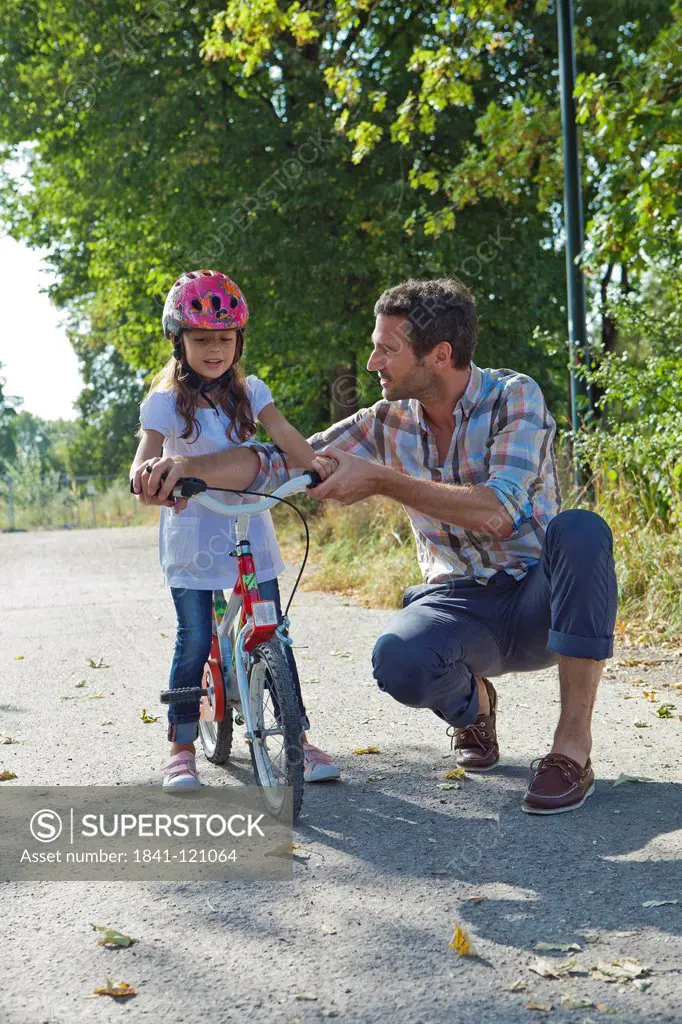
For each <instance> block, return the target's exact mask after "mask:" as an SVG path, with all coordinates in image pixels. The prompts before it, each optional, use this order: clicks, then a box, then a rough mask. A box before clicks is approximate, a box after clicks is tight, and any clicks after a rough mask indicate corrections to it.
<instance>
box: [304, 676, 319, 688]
mask: <svg viewBox="0 0 682 1024" xmlns="http://www.w3.org/2000/svg"><path fill="white" fill-rule="evenodd" d="M319 681H320V680H319V679H318V678H317V677H316V676H313V677H312V679H304V680H303V685H304V686H313V684H314V683H319Z"/></svg>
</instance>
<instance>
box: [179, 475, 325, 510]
mask: <svg viewBox="0 0 682 1024" xmlns="http://www.w3.org/2000/svg"><path fill="white" fill-rule="evenodd" d="M321 482H322V478H321V477H320V474H319V473H317V472H316V471H315V470H312V469H311V470H308V471H307V472H306V473H303V474H302V475H301V476H296V477H293V478H292V479H291V480H287V481H286V482H285V483H283V484H282V486H281V487H278V488H277V490H276V491H273V492H272V494H268V495H264V496H263V497H262V498H261V499H260V501H254V502H249V503H248V504H245V505H225V504H224V503H223V502H222V501H218V499H217V498H212V497H211V496H210V495H209V494H206V493H205V492H206V491H207V490H208V491H210V490H211V489H212V488H210V487H208V486H207V485H206V483H205V481H204V480H199V479H198V478H197V477H184V478H183V480H181V481H180V483H179V484H177V485H176V486H175V487H174V488H173V497H174V498H180V497H183V498H192V499H193V500H194V501H197V502H198V503H199V504H200V505H203V506H204V507H205V508H210V509H211V511H212V512H217V513H218V514H219V515H222V516H244V515H246V516H257V515H260V514H261V513H262V512H267V511H268V509H271V508H272V507H273V505H276V504H277V500H278V498H287V497H289V495H291V494H299V493H300V492H301V491H305V490H307V488H308V487H316V486H317V484H319V483H321ZM214 489H216V490H217V488H214ZM237 493H239V492H237ZM245 493H246V495H247V496H248V491H247V492H245Z"/></svg>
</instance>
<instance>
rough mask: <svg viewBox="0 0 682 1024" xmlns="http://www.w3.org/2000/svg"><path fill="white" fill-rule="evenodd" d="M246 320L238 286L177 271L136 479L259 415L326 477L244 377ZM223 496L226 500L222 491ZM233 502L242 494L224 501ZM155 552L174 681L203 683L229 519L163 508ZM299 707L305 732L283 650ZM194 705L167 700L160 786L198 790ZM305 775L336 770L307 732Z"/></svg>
mask: <svg viewBox="0 0 682 1024" xmlns="http://www.w3.org/2000/svg"><path fill="white" fill-rule="evenodd" d="M248 318H249V311H248V306H247V304H246V299H245V298H244V296H243V294H242V292H241V291H240V289H239V288H238V287H237V285H236V284H235V283H234V281H232V280H230V278H229V277H227V276H226V275H225V274H223V273H221V272H220V271H217V270H196V271H193V272H191V273H188V274H184V275H183V276H182V277H180V278H179V279H178V280H177V281H176V282H175V284H174V285H173V287H172V288H171V290H170V292H169V293H168V296H167V298H166V302H165V305H164V308H163V330H164V334H165V336H166V338H167V339H168V340H169V341H171V342H172V343H173V355H172V357H171V359H170V360H169V361H168V362H167V363H166V365H165V366H164V368H163V369H162V370H161V372H160V373H159V374H157V376H156V377H155V378H154V380H153V381H152V386H151V390H150V393H149V395H148V396H147V398H146V399H145V401H144V402H143V403H142V405H141V407H140V431H139V436H140V438H141V440H140V444H139V446H138V449H137V453H136V455H135V459H134V461H133V465H132V467H131V477H134V475H135V472H136V471H137V470H138V469H140V468H141V467H146V466H149V467H151V466H152V465H153V464H154V463H155V462H156V461H157V460H158V459H159V458H160V457H161V455H162V454H163V455H165V456H169V455H204V454H209V453H211V452H215V451H219V450H221V449H225V448H233V447H235V446H237V445H239V444H241V443H242V442H244V441H247V440H248V439H249V438H251V437H252V436H253V434H254V432H255V430H256V420H258V421H259V422H260V423H262V424H263V426H264V427H265V429H266V430H267V431H268V433H269V435H270V437H271V438H272V440H273V441H274V442H275V443H276V444H277V445H278V446H279V447H280V448H282V450H283V451H284V452H286V454H287V455H289V456H290V458H291V459H292V461H293V462H294V463H296V464H297V465H302V466H303V467H304V468H305V469H316V470H317V471H318V472H319V473H320V475H321V477H322V478H323V479H324V478H325V477H326V476H328V475H329V468H328V463H325V462H324V460H320V459H317V458H316V455H315V451H314V450H313V448H312V447H311V446H310V445H309V444H308V442H307V441H306V440H305V438H303V437H302V436H301V434H299V432H298V431H297V430H296V429H295V428H294V427H292V426H291V424H290V423H288V422H287V420H286V419H285V418H284V417H283V416H282V414H281V413H280V412H279V410H278V409H277V408H276V407H275V405H274V403H273V401H272V395H271V394H270V391H269V389H268V387H267V385H266V384H264V383H263V381H262V380H259V379H258V377H254V376H249V377H246V378H245V377H244V373H243V371H242V368H241V366H240V359H241V356H242V352H243V348H244V334H245V330H246V324H247V321H248ZM221 497H223V496H221ZM223 500H224V501H225V502H226V503H229V504H235V503H239V501H240V499H239V497H238V496H236V495H233V494H229V495H225V496H224V497H223ZM249 540H250V541H251V545H252V549H253V553H254V558H255V562H256V567H257V569H258V583H259V589H260V593H261V595H262V597H264V598H265V599H266V600H270V601H274V602H275V605H276V607H277V612H278V614H279V616H280V618H281V615H282V610H281V603H280V595H279V587H278V585H277V577H278V575H279V574H280V573H281V572H282V571H283V570H284V564H283V562H282V558H281V555H280V552H279V547H278V545H277V540H276V538H275V533H274V530H273V526H272V520H271V518H270V513H269V512H266V513H265V514H263V515H259V516H253V517H252V519H251V521H250V526H249ZM159 548H160V557H161V567H162V569H163V573H164V578H165V581H166V583H167V585H168V586H169V587H170V591H171V595H172V598H173V602H174V604H175V610H176V613H177V620H178V626H177V637H176V641H175V653H174V657H173V663H172V665H171V671H170V686H169V688H170V689H172V688H174V687H183V686H200V685H201V678H202V675H203V669H204V663H205V662H206V660H207V658H208V654H209V650H210V646H211V606H212V595H211V592H212V591H213V590H229V589H232V587H233V586H234V584H235V582H236V578H237V573H236V566H235V560H234V558H231V557H230V555H229V552H230V551H232V550H233V549H234V522H233V520H230V519H226V518H225V516H220V515H217V514H216V513H215V512H211V511H210V510H209V509H206V508H202V507H201V506H200V505H195V506H194V507H192V505H191V503H190V506H189V507H188V508H187V509H185V510H183V511H182V512H179V513H176V512H175V511H174V510H173V509H172V508H168V507H162V508H161V509H160V536H159ZM286 655H287V660H288V662H289V667H290V669H291V673H292V676H293V680H294V684H295V686H296V692H297V694H298V700H299V705H300V709H301V723H302V728H303V729H304V730H305V729H308V728H310V725H309V722H308V719H307V716H306V713H305V708H304V706H303V699H302V696H301V685H300V680H299V677H298V671H297V669H296V662H295V660H294V656H293V654H292V652H291V648H290V647H287V648H286ZM198 721H199V704H198V703H197V704H196V705H191V704H187V703H183V704H170V705H169V710H168V723H169V725H168V739H169V740H170V741H171V749H170V755H171V756H170V759H169V761H168V762H167V763H166V764H165V765H164V768H163V771H164V778H163V788H164V789H174V788H176V787H178V786H189V787H195V786H200V785H201V783H200V782H199V777H198V774H197V768H196V762H195V747H194V741H195V740H196V738H197V735H198ZM303 738H304V747H303V752H304V758H305V761H304V778H305V780H306V781H307V782H321V781H325V780H327V779H338V778H339V776H340V772H339V769H338V768H337V767H336V765H334V764H333V763H332V761H331V758H330V756H329V755H328V754H325V753H324V751H322V750H319V748H317V747H314V746H313V745H312V744H310V743H308V741H307V738H306V737H305V734H304V737H303Z"/></svg>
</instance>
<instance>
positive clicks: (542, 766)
mask: <svg viewBox="0 0 682 1024" xmlns="http://www.w3.org/2000/svg"><path fill="white" fill-rule="evenodd" d="M530 767H531V771H534V772H535V774H536V775H541V774H542V773H543V772H548V771H550V769H551V768H558V769H559V771H560V772H561V776H562V778H563V779H565V780H566V782H570V781H571V779H572V778H573V776H574V774H575V764H574V762H573V761H572V760H571V759H570V757H566V756H565V755H564V754H545V756H544V757H537V758H536V759H535V760H534V761H533V762H532V764H531V766H530Z"/></svg>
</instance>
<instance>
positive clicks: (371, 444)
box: [248, 406, 382, 493]
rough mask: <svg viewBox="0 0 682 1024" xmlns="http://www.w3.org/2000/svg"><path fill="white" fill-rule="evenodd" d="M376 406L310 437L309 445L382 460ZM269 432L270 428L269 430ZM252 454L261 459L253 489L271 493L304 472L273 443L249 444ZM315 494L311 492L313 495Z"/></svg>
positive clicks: (362, 410)
mask: <svg viewBox="0 0 682 1024" xmlns="http://www.w3.org/2000/svg"><path fill="white" fill-rule="evenodd" d="M375 409H376V407H375V406H372V407H371V408H369V409H360V411H359V412H356V413H354V414H353V415H352V416H348V417H347V419H345V420H339V422H338V423H333V424H332V425H331V427H327V429H326V430H321V431H320V432H319V433H317V434H313V435H312V437H309V438H308V443H309V444H310V445H311V446H312V448H313V449H314V451H316V452H318V453H319V452H320V451H322V450H323V449H324V448H326V447H328V446H329V445H333V447H334V451H335V452H336V450H341V451H344V452H352V454H353V455H357V456H359V457H361V458H363V459H371V460H376V461H378V462H381V461H382V458H381V455H380V452H379V449H378V445H377V440H376V433H377V424H376V412H375ZM266 429H267V427H266ZM248 443H249V446H250V448H251V450H252V451H254V452H256V453H257V455H258V459H259V464H260V468H259V472H258V476H257V477H256V479H255V480H254V481H253V490H255V491H272V490H274V489H275V488H276V487H279V486H280V485H281V484H283V483H284V482H285V481H286V480H288V479H289V478H290V477H292V476H298V475H300V474H301V473H302V472H303V469H302V468H300V467H296V466H295V465H294V464H293V463H292V462H291V461H290V460H289V461H288V460H287V457H286V455H285V454H284V452H283V451H281V449H279V448H278V447H277V446H276V445H273V444H263V443H262V442H261V441H250V442H248ZM311 493H312V492H311Z"/></svg>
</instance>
